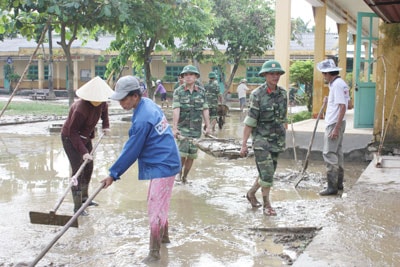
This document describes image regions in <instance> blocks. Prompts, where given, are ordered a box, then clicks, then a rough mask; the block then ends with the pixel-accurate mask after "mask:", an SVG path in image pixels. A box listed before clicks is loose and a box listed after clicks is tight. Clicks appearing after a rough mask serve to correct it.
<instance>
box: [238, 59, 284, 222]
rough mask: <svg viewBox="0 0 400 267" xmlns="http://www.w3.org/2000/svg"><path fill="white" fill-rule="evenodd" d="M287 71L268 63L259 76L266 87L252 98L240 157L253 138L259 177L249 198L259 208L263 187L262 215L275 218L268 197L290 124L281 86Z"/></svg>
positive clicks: (254, 92) (248, 194) (270, 62)
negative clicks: (287, 126)
mask: <svg viewBox="0 0 400 267" xmlns="http://www.w3.org/2000/svg"><path fill="white" fill-rule="evenodd" d="M284 73H285V71H284V70H283V69H282V68H281V65H280V64H279V62H277V61H274V60H270V61H266V62H265V63H264V64H263V66H262V68H261V71H260V72H259V75H260V76H262V77H265V81H266V82H265V83H264V84H263V85H261V86H260V87H258V88H257V89H255V90H254V91H253V92H252V93H251V95H250V108H249V111H248V114H247V116H246V118H245V120H244V124H245V126H244V131H243V143H242V148H241V150H240V154H241V155H242V156H245V155H246V154H247V152H248V149H247V140H248V138H249V137H250V134H251V135H252V140H253V149H254V155H255V159H256V165H257V169H258V174H259V177H257V179H256V181H255V183H254V185H253V186H252V187H251V189H250V190H249V191H248V192H247V194H246V197H247V199H248V201H249V202H250V204H251V205H252V206H253V207H260V206H261V203H260V202H258V200H257V198H256V196H255V194H256V192H257V190H258V189H259V188H260V187H261V188H262V189H261V191H262V197H263V213H264V214H265V215H267V216H275V215H276V212H275V210H274V209H273V208H272V206H271V202H270V200H269V193H270V190H271V187H272V185H273V177H274V173H275V170H276V167H277V164H278V155H279V152H282V151H283V150H284V148H285V139H286V138H285V136H286V122H287V118H286V115H287V93H286V90H284V89H283V88H281V87H279V86H278V82H279V78H280V76H281V75H282V74H284Z"/></svg>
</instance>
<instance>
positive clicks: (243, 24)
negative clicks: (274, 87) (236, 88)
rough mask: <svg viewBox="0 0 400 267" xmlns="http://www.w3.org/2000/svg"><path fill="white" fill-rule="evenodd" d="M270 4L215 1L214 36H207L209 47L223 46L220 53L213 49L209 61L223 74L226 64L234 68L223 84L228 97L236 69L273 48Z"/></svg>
mask: <svg viewBox="0 0 400 267" xmlns="http://www.w3.org/2000/svg"><path fill="white" fill-rule="evenodd" d="M272 4H273V3H272V2H271V1H265V0H254V1H247V0H237V1H231V0H216V1H215V8H214V12H215V13H216V15H215V16H216V17H217V18H218V23H217V26H216V27H215V29H214V32H213V33H212V34H211V35H210V36H209V39H210V40H211V43H214V44H215V43H217V44H219V45H225V46H226V48H225V51H223V52H221V51H220V48H219V47H218V46H217V45H213V46H212V49H213V52H214V55H213V56H212V57H209V61H211V62H212V63H213V64H214V65H216V66H218V68H219V73H222V74H224V73H225V71H226V70H224V67H223V66H225V65H226V62H228V63H229V64H231V65H233V67H232V71H231V72H230V73H229V74H228V75H229V77H228V78H227V79H226V77H225V75H223V76H222V80H223V82H224V85H225V94H227V92H228V90H227V88H229V87H230V86H231V84H232V81H233V78H234V77H235V74H236V71H237V69H238V67H239V65H244V64H245V61H246V60H247V59H249V58H251V57H252V56H262V55H263V54H264V53H265V51H267V50H268V48H269V47H271V46H272V41H271V40H273V37H274V26H275V13H274V11H273V9H272V8H271V6H272Z"/></svg>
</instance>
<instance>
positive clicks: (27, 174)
mask: <svg viewBox="0 0 400 267" xmlns="http://www.w3.org/2000/svg"><path fill="white" fill-rule="evenodd" d="M243 118H244V116H243V114H242V113H236V114H235V113H233V112H232V113H231V116H230V117H228V118H227V123H226V124H225V126H224V129H223V131H217V132H216V133H215V135H217V136H218V137H221V138H222V137H225V138H227V137H232V138H236V139H240V138H241V133H242V126H241V121H242V120H243ZM129 125H130V124H129V122H126V123H125V122H120V121H119V120H118V117H114V118H113V121H112V134H113V135H112V136H111V137H108V138H104V139H103V141H102V143H101V144H100V146H99V147H98V149H97V151H96V155H95V170H94V173H93V182H92V184H91V187H92V188H97V187H98V182H99V181H100V180H101V179H103V178H104V177H105V176H106V175H107V169H108V167H109V166H110V165H111V164H112V163H113V161H114V160H115V159H116V157H117V156H118V155H119V152H120V151H121V149H122V147H123V144H124V141H125V140H126V134H127V131H128V128H129ZM31 129H35V130H34V131H33V133H32V134H30V135H27V132H29V131H30V130H31ZM0 131H1V132H2V134H1V136H0V142H1V144H2V145H1V146H0V152H1V153H0V155H1V156H0V157H1V161H0V185H1V187H0V232H1V233H2V234H1V241H2V242H0V266H3V265H4V266H7V265H11V266H12V265H13V264H16V263H17V262H21V261H25V262H28V261H30V260H33V259H34V258H35V257H36V256H37V255H39V253H40V252H41V250H42V249H43V248H44V247H45V246H46V245H47V244H48V243H50V242H51V240H52V239H53V238H54V237H55V235H56V234H57V233H58V231H60V229H61V228H60V227H57V226H48V225H33V224H30V222H29V216H28V214H29V211H38V212H44V213H46V212H49V211H50V210H51V209H52V208H53V207H54V205H55V204H56V203H57V201H58V199H59V198H60V197H61V195H62V194H63V192H64V190H65V188H66V187H67V186H68V183H69V176H70V170H69V164H68V159H67V157H66V155H65V153H64V151H63V149H62V144H61V141H60V137H59V134H50V133H49V131H48V124H47V125H46V124H42V123H35V124H32V125H21V126H14V127H9V126H7V127H2V128H0ZM294 166H295V167H294ZM363 168H365V166H364V165H362V164H357V163H352V164H351V165H350V164H348V166H346V174H347V175H348V176H347V181H346V186H351V185H352V184H354V182H355V179H356V178H357V177H358V176H359V175H360V173H361V172H362V170H363ZM298 170H300V168H297V166H296V164H295V163H294V162H293V161H290V160H280V161H279V166H278V171H277V178H276V184H275V187H274V189H273V190H272V196H271V198H272V201H273V204H274V206H275V207H276V210H277V212H278V216H276V217H265V216H263V215H262V211H261V209H256V210H254V209H252V208H251V207H250V205H249V204H248V202H247V200H246V199H245V193H246V191H247V190H248V188H250V187H251V185H252V184H253V182H254V179H255V177H256V176H257V170H256V168H255V164H254V158H245V159H237V160H227V159H223V158H214V157H211V156H209V155H207V154H205V153H203V152H199V158H198V159H197V160H196V161H195V163H194V166H193V168H192V171H191V173H190V176H189V177H188V180H189V184H187V185H181V184H178V183H177V184H176V185H175V187H174V190H173V196H172V199H171V209H170V216H169V221H170V237H171V241H172V243H171V244H168V245H166V246H163V247H162V249H161V254H162V259H161V260H160V261H159V262H157V263H155V264H153V265H151V266H265V264H266V263H268V266H282V264H283V263H284V262H285V259H284V258H283V257H282V255H286V256H288V257H290V256H291V257H294V255H293V253H294V252H293V251H291V250H290V249H289V248H287V246H285V245H284V244H276V243H275V242H273V239H272V238H271V237H266V236H265V235H255V233H254V231H251V230H249V228H252V227H301V226H321V225H323V224H324V222H325V220H327V219H326V218H324V217H325V214H327V213H328V212H330V210H331V209H332V206H333V201H332V199H331V198H329V199H327V198H319V196H318V194H317V192H318V191H319V190H320V189H321V183H320V181H321V180H322V177H323V175H322V174H323V173H324V171H325V167H324V164H323V162H312V163H311V162H310V166H309V169H308V171H309V173H310V177H311V178H310V179H308V180H307V179H305V181H304V182H302V186H301V187H299V189H298V190H295V189H294V187H293V185H294V182H295V179H293V178H290V179H289V178H287V177H289V176H292V177H294V178H296V177H295V176H293V175H292V174H293V173H294V172H297V171H298ZM318 179H319V180H318ZM147 186H148V182H142V181H141V182H139V181H138V180H137V165H136V164H135V165H133V166H132V167H131V168H130V169H129V170H128V172H127V173H126V174H125V175H124V176H123V177H122V180H121V181H118V182H117V183H115V184H114V185H113V186H111V187H110V188H108V189H107V190H103V191H101V192H100V193H99V195H98V196H97V197H96V201H97V202H99V203H100V206H99V207H94V208H89V209H88V210H89V213H90V216H88V217H83V218H79V224H80V227H79V228H78V229H69V230H68V231H67V232H66V233H65V234H64V235H63V236H62V237H61V238H60V239H59V240H58V242H57V243H56V244H55V245H54V246H53V247H52V248H51V249H50V250H49V252H47V253H46V255H45V256H44V258H43V259H42V260H41V261H40V263H39V266H49V265H52V266H86V267H88V266H89V267H90V266H142V263H141V260H142V259H143V258H144V257H145V256H146V255H147V252H148V239H149V237H148V236H149V229H148V222H147V208H146V195H147ZM260 197H261V196H260V193H258V198H260ZM72 209H73V204H72V198H71V196H70V195H68V196H67V197H66V199H65V200H64V202H63V204H62V205H61V207H60V209H59V210H58V211H57V214H65V215H72Z"/></svg>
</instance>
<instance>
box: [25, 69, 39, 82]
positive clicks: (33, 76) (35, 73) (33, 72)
mask: <svg viewBox="0 0 400 267" xmlns="http://www.w3.org/2000/svg"><path fill="white" fill-rule="evenodd" d="M26 77H27V78H28V79H29V80H37V79H38V78H39V70H38V66H37V65H30V66H29V69H28V74H27V75H26Z"/></svg>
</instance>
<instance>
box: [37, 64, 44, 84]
mask: <svg viewBox="0 0 400 267" xmlns="http://www.w3.org/2000/svg"><path fill="white" fill-rule="evenodd" d="M43 81H44V64H43V59H39V60H38V89H43Z"/></svg>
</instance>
